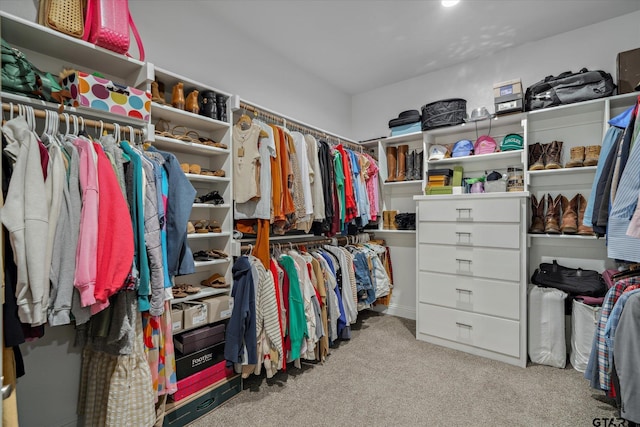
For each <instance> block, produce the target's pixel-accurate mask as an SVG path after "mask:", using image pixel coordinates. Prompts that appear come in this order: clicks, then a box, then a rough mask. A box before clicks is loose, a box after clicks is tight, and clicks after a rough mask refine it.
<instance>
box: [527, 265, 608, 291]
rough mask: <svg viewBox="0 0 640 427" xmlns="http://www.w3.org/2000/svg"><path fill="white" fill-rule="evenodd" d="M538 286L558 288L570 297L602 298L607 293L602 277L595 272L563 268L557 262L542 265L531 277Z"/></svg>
mask: <svg viewBox="0 0 640 427" xmlns="http://www.w3.org/2000/svg"><path fill="white" fill-rule="evenodd" d="M531 282H532V283H533V284H535V285H538V286H543V287H547V288H556V289H560V290H561V291H564V292H566V293H568V294H570V295H584V296H590V297H601V296H604V294H606V293H607V285H606V284H605V283H604V279H603V278H602V275H601V274H600V273H598V272H597V271H595V270H583V269H581V268H569V267H563V266H562V265H560V264H558V262H557V261H555V260H554V261H553V264H549V263H542V264H540V268H537V269H536V271H535V272H534V273H533V276H531Z"/></svg>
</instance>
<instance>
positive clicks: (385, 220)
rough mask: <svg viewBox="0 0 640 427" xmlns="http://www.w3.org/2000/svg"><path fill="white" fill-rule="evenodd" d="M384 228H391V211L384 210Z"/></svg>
mask: <svg viewBox="0 0 640 427" xmlns="http://www.w3.org/2000/svg"><path fill="white" fill-rule="evenodd" d="M382 229H383V230H388V229H389V211H382Z"/></svg>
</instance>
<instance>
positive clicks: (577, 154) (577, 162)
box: [566, 147, 584, 168]
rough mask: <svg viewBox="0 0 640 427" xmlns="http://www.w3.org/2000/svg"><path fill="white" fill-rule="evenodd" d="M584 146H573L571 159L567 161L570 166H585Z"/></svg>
mask: <svg viewBox="0 0 640 427" xmlns="http://www.w3.org/2000/svg"><path fill="white" fill-rule="evenodd" d="M583 162H584V147H571V159H570V160H569V161H568V162H567V165H566V167H568V168H579V167H581V166H584V164H583Z"/></svg>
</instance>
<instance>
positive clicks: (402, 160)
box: [396, 145, 409, 181]
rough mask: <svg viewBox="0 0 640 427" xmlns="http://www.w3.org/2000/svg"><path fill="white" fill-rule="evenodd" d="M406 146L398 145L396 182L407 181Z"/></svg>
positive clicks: (407, 148)
mask: <svg viewBox="0 0 640 427" xmlns="http://www.w3.org/2000/svg"><path fill="white" fill-rule="evenodd" d="M408 151H409V146H408V145H398V177H397V178H396V181H405V180H406V179H407V176H406V173H407V152H408Z"/></svg>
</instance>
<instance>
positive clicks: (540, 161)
mask: <svg viewBox="0 0 640 427" xmlns="http://www.w3.org/2000/svg"><path fill="white" fill-rule="evenodd" d="M547 145H548V144H544V145H543V144H540V143H539V142H536V143H535V144H532V145H530V146H529V170H530V171H540V170H543V169H544V153H545V151H546V146H547Z"/></svg>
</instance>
